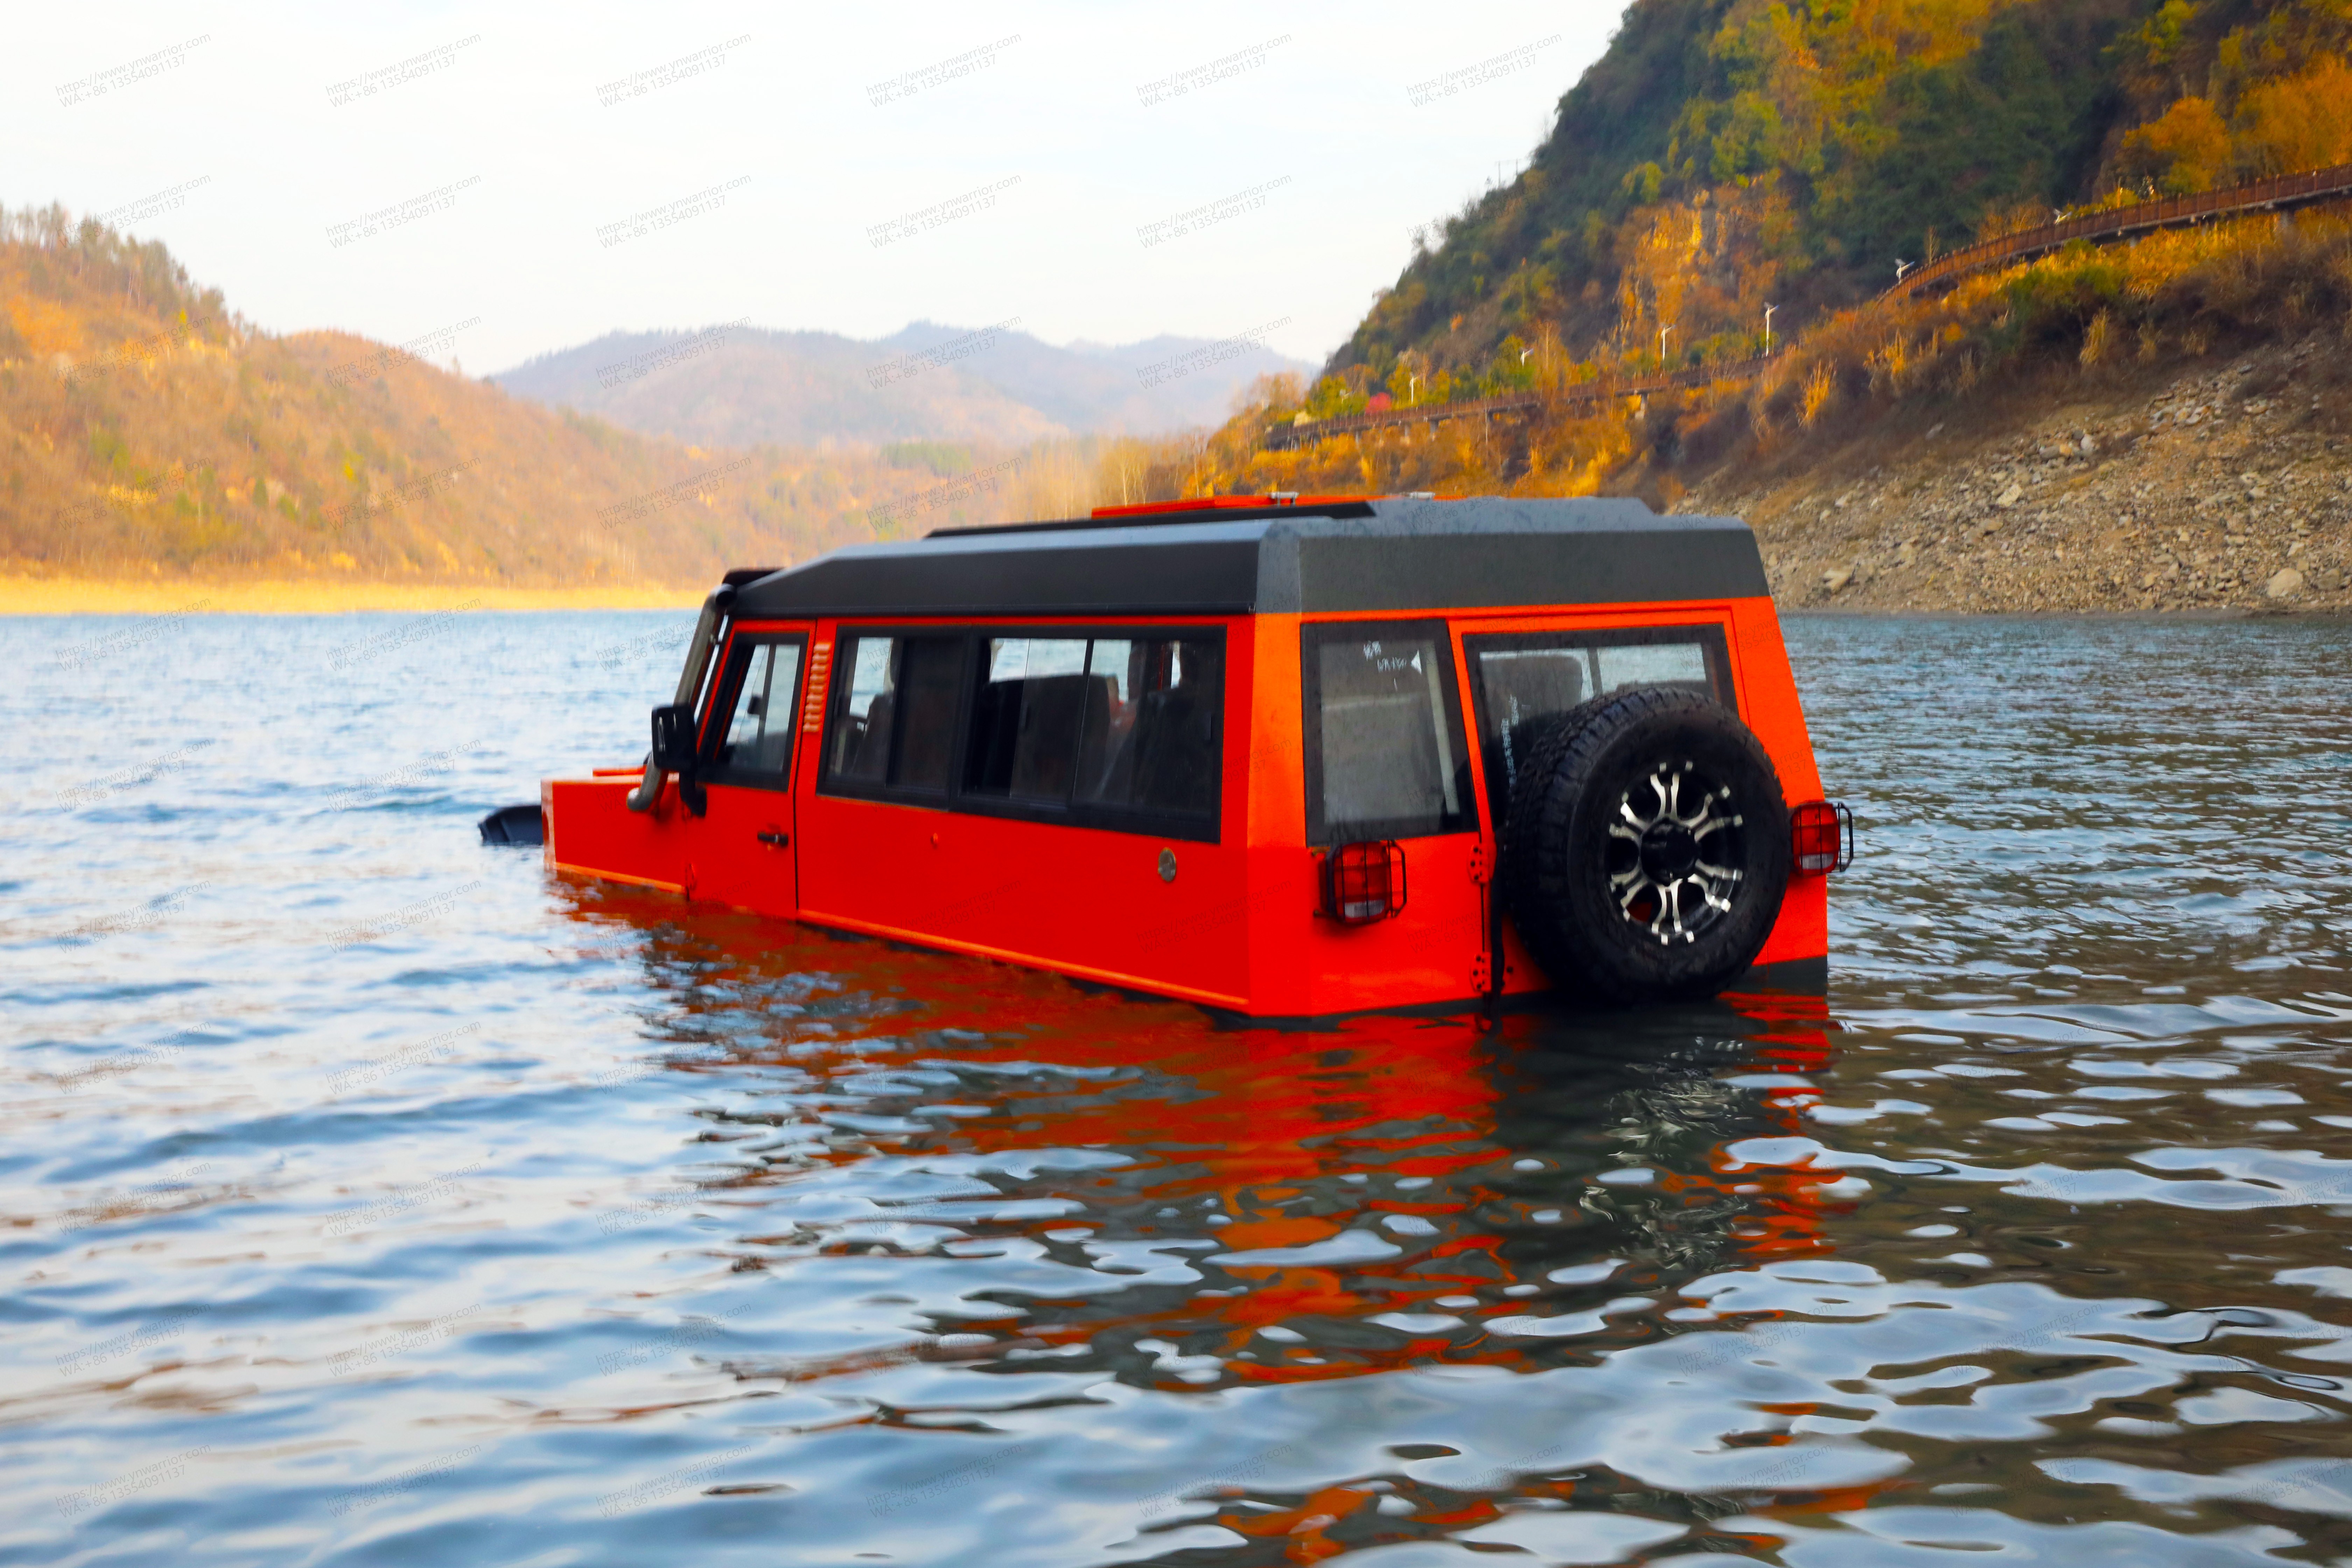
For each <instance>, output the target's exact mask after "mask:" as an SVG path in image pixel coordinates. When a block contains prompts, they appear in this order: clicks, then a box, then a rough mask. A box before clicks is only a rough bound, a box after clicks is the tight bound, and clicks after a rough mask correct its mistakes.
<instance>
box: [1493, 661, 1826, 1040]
mask: <svg viewBox="0 0 2352 1568" xmlns="http://www.w3.org/2000/svg"><path fill="white" fill-rule="evenodd" d="M1530 740H1531V742H1533V743H1532V744H1531V745H1530V746H1529V747H1528V749H1527V750H1526V751H1525V752H1523V753H1522V754H1523V755H1525V756H1526V758H1527V761H1526V763H1524V764H1523V765H1522V766H1521V768H1520V769H1519V773H1518V779H1517V784H1515V785H1514V787H1513V789H1512V792H1511V803H1510V816H1509V817H1508V819H1507V825H1506V827H1505V830H1504V835H1503V856H1502V858H1503V866H1502V871H1503V877H1502V880H1503V893H1504V899H1505V907H1506V908H1507V909H1508V910H1509V911H1510V915H1511V919H1512V922H1513V923H1514V924H1515V925H1516V926H1517V928H1518V932H1519V940H1520V941H1521V942H1525V943H1526V944H1527V948H1528V952H1529V953H1530V954H1531V955H1533V957H1534V958H1535V961H1536V962H1537V963H1539V964H1541V965H1542V966H1543V970H1544V973H1546V974H1547V975H1548V976H1549V977H1550V979H1551V982H1552V984H1554V985H1555V986H1558V987H1559V988H1560V989H1562V990H1570V991H1582V992H1586V993H1588V994H1594V995H1597V996H1600V997H1602V998H1605V999H1607V1000H1610V1001H1616V1002H1644V1001H1663V1000H1667V999H1670V998H1676V997H1693V996H1711V995H1713V994H1716V993H1717V991H1720V990H1721V989H1723V987H1724V986H1725V985H1726V984H1728V983H1729V982H1730V981H1731V980H1732V979H1733V978H1734V977H1735V976H1737V975H1738V973H1740V972H1741V971H1742V970H1744V969H1746V968H1747V967H1748V965H1749V964H1750V963H1754V962H1755V961H1756V955H1757V954H1758V953H1759V952H1761V951H1763V947H1764V942H1765V939H1766V938H1767V937H1769V936H1770V935H1771V934H1772V926H1773V922H1774V921H1776V920H1777V919H1778V918H1779V917H1780V900H1781V896H1782V894H1784V893H1785V892H1786V891H1787V890H1788V886H1789V859H1790V848H1789V806H1788V802H1787V800H1786V798H1785V797H1784V796H1783V795H1781V792H1780V774H1779V773H1777V772H1775V771H1774V769H1773V767H1772V759H1771V757H1770V756H1769V755H1768V754H1767V753H1766V752H1765V750H1764V747H1763V744H1762V742H1759V741H1758V740H1757V739H1756V736H1755V734H1754V732H1753V731H1750V730H1749V729H1748V726H1747V725H1745V724H1743V723H1741V722H1740V721H1739V716H1738V714H1737V713H1734V712H1733V711H1732V710H1729V709H1728V708H1726V707H1724V706H1723V705H1722V704H1720V703H1718V702H1715V701H1712V700H1709V699H1707V698H1706V697H1703V696H1700V695H1698V694H1697V693H1695V692H1690V691H1683V690H1677V689H1670V688H1662V687H1646V688H1637V689H1633V690H1631V691H1624V692H1620V693H1618V694H1616V695H1614V696H1611V697H1603V698H1599V699H1596V700H1593V701H1591V702H1587V703H1585V704H1583V705H1582V706H1581V707H1579V708H1576V709H1573V710H1570V712H1568V713H1565V714H1563V715H1561V716H1560V717H1559V719H1558V720H1556V721H1553V722H1552V723H1551V725H1550V727H1549V729H1545V730H1541V731H1538V732H1537V733H1536V734H1534V735H1532V736H1530Z"/></svg>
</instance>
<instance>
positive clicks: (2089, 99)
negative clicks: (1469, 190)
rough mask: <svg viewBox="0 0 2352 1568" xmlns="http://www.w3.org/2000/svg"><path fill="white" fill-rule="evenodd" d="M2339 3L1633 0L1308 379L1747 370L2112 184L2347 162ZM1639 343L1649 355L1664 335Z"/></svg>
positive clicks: (2153, 185)
mask: <svg viewBox="0 0 2352 1568" xmlns="http://www.w3.org/2000/svg"><path fill="white" fill-rule="evenodd" d="M2347 41H2352V8H2347V7H2346V6H2345V5H2342V4H2340V3H2339V0H2201V3H2198V4H2191V3H2189V0H1854V3H1852V4H1843V3H1842V4H1838V5H1813V6H1810V7H1800V6H1791V5H1782V4H1779V3H1777V0H1635V3H1634V4H1633V5H1631V6H1630V7H1629V8H1628V10H1627V11H1626V13H1625V17H1624V21H1623V24H1622V27H1621V29H1620V31H1619V33H1618V35H1617V37H1616V38H1615V40H1614V41H1613V42H1612V46H1611V47H1610V49H1609V50H1608V52H1607V54H1606V55H1605V56H1604V57H1603V58H1601V60H1600V61H1599V62H1597V63H1596V64H1595V65H1594V66H1593V67H1592V68H1591V70H1590V71H1588V72H1587V73H1586V75H1585V77H1584V78H1583V79H1582V80H1580V81H1579V82H1578V83H1577V84H1576V85H1575V86H1574V87H1573V88H1572V89H1570V91H1569V92H1568V93H1567V94H1566V95H1565V96H1564V97H1563V98H1562V99H1561V100H1560V104H1559V118H1558V121H1557V122H1556V125H1555V128H1554V130H1553V132H1552V134H1551V135H1550V136H1549V138H1548V139H1547V140H1546V141H1545V142H1543V144H1542V145H1541V146H1540V147H1538V149H1537V150H1536V152H1535V153H1534V156H1533V158H1532V160H1531V161H1530V163H1529V164H1528V168H1527V169H1526V170H1525V171H1524V172H1523V173H1522V174H1520V175H1519V176H1518V178H1517V179H1516V180H1515V181H1513V182H1512V183H1511V184H1509V185H1508V186H1507V187H1504V188H1502V189H1500V190H1497V191H1494V192H1490V193H1488V194H1487V195H1485V196H1483V197H1481V198H1480V199H1478V200H1477V201H1476V202H1475V203H1473V204H1472V205H1470V207H1469V208H1467V209H1466V210H1465V212H1463V213H1462V214H1460V215H1458V216H1456V217H1455V218H1454V219H1453V220H1451V221H1450V222H1449V223H1448V224H1447V225H1445V226H1444V238H1443V241H1442V243H1440V244H1439V245H1438V246H1437V247H1436V248H1435V249H1433V250H1429V251H1425V252H1423V253H1422V254H1419V255H1416V256H1415V257H1414V258H1413V259H1412V262H1411V263H1410V264H1409V265H1408V266H1407V267H1406V268H1405V269H1404V271H1403V273H1402V275H1401V276H1400V277H1399V279H1397V282H1396V284H1395V285H1394V287H1393V288H1392V289H1390V290H1388V291H1387V292H1386V293H1385V294H1384V296H1383V297H1382V298H1381V300H1379V301H1378V302H1377V303H1376V304H1375V306H1374V307H1373V309H1372V310H1370V313H1368V314H1367V315H1366V317H1365V318H1364V321H1363V322H1362V323H1361V324H1360V326H1359V328H1358V329H1357V331H1356V332H1355V333H1354V334H1353V336H1352V337H1351V338H1350V340H1349V342H1348V343H1347V344H1345V345H1344V346H1343V347H1342V348H1341V349H1340V350H1339V352H1338V353H1336V354H1335V355H1334V356H1333V358H1332V360H1331V362H1330V364H1329V366H1328V371H1329V373H1330V374H1333V375H1334V376H1335V377H1338V378H1339V380H1340V381H1341V382H1343V383H1344V385H1343V386H1335V387H1334V388H1333V389H1331V391H1330V392H1329V393H1328V394H1327V395H1326V398H1325V401H1326V402H1328V403H1332V404H1334V405H1335V406H1334V407H1332V408H1330V409H1328V410H1325V409H1318V412H1325V411H1337V407H1336V404H1337V402H1338V401H1339V400H1340V399H1343V398H1344V397H1345V395H1348V394H1353V395H1356V396H1358V397H1361V396H1362V395H1366V394H1367V393H1370V392H1376V391H1379V390H1381V388H1382V387H1391V389H1392V390H1394V391H1395V392H1397V393H1398V394H1400V395H1402V394H1403V393H1404V392H1405V391H1406V382H1405V377H1406V376H1407V375H1410V374H1417V375H1418V376H1419V377H1420V382H1421V386H1420V391H1421V394H1422V395H1423V396H1426V395H1429V388H1430V384H1431V382H1432V381H1433V378H1435V377H1438V376H1441V375H1443V376H1447V377H1450V378H1452V379H1454V380H1455V381H1457V382H1460V383H1462V384H1464V386H1465V390H1466V389H1467V388H1468V384H1470V383H1472V382H1475V381H1481V380H1483V382H1484V383H1486V386H1487V388H1488V389H1499V386H1500V385H1501V384H1506V383H1509V382H1512V381H1514V380H1517V381H1520V382H1526V381H1528V380H1529V379H1531V377H1532V374H1533V372H1532V371H1531V370H1529V369H1528V368H1527V367H1526V366H1525V365H1524V364H1523V363H1521V361H1520V356H1519V354H1518V352H1517V351H1518V350H1519V349H1521V348H1523V347H1526V346H1528V345H1531V344H1541V345H1543V346H1544V352H1545V353H1546V354H1547V355H1549V356H1550V357H1555V358H1558V359H1560V360H1562V361H1564V362H1567V363H1576V364H1583V365H1587V366H1591V367H1594V368H1601V367H1608V368H1614V367H1619V366H1630V365H1640V364H1651V365H1654V364H1655V363H1657V362H1658V358H1659V354H1660V350H1661V345H1662V342H1663V346H1664V351H1665V357H1666V358H1667V360H1668V361H1669V362H1671V363H1700V362H1702V361H1706V360H1711V359H1724V360H1728V359H1738V358H1745V357H1748V355H1750V354H1752V353H1756V352H1757V351H1758V350H1759V348H1760V347H1761V343H1762V331H1763V320H1764V308H1765V307H1766V306H1767V305H1768V304H1769V305H1774V306H1777V307H1778V310H1777V313H1776V315H1775V318H1774V329H1775V331H1776V333H1777V334H1779V335H1780V337H1781V338H1782V339H1784V340H1785V338H1786V337H1787V336H1788V335H1790V334H1792V333H1795V332H1798V331H1803V330H1804V329H1805V328H1806V327H1808V326H1809V325H1810V324H1811V323H1812V322H1814V321H1819V320H1821V319H1822V318H1823V317H1825V316H1826V315H1827V314H1829V313H1831V312H1832V311H1834V310H1837V309H1839V308H1842V307H1844V306H1847V305H1850V304H1852V303H1853V302H1855V301H1856V300H1860V299H1862V298H1864V297H1866V296H1867V295H1869V294H1872V293H1874V292H1876V291H1877V289H1880V288H1883V287H1884V286H1885V284H1887V283H1889V282H1891V281H1892V280H1893V279H1894V277H1895V266H1896V263H1897V262H1898V261H1906V260H1907V261H1910V262H1915V263H1916V262H1917V261H1919V260H1921V259H1923V258H1927V257H1930V256H1932V255H1933V254H1935V253H1936V252H1937V250H1938V249H1939V248H1940V249H1949V248H1951V247H1954V246H1956V245H1958V244H1962V243H1965V242H1966V241H1968V240H1969V239H1971V238H1973V237H1977V236H1978V235H1979V234H1980V233H1982V232H1985V231H1987V230H1988V229H1992V228H2000V227H2002V226H2011V225H2015V224H2019V223H2022V222H2028V221H2038V219H2039V218H2040V217H2042V216H2046V214H2047V212H2048V210H2049V209H2051V208H2053V207H2068V206H2073V205H2077V204H2081V203H2085V202H2091V201H2095V200H2097V199H2100V198H2102V197H2104V196H2105V195H2108V194H2109V193H2111V192H2113V191H2115V190H2116V189H2117V188H2119V187H2128V188H2130V189H2132V190H2136V191H2153V190H2158V189H2162V190H2168V191H2173V192H2185V191H2191V190H2199V189H2203V188H2205V187H2207V186H2209V185H2211V184H2217V183H2224V182H2226V181H2228V180H2230V179H2231V178H2235V177H2240V176H2245V175H2253V174H2268V173H2276V172H2281V171H2284V170H2288V169H2296V168H2308V167H2315V166H2317V165H2320V164H2325V163H2336V162H2343V161H2345V160H2346V159H2347V157H2352V70H2347V67H2346V65H2345V62H2344V59H2343V58H2342V56H2343V51H2344V48H2345V46H2346V44H2347ZM1662 332H1663V333H1664V337H1663V339H1662V337H1661V334H1662Z"/></svg>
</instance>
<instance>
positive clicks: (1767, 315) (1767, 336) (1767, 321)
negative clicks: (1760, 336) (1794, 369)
mask: <svg viewBox="0 0 2352 1568" xmlns="http://www.w3.org/2000/svg"><path fill="white" fill-rule="evenodd" d="M1779 309H1780V306H1778V305H1767V306H1765V307H1764V357H1765V358H1766V359H1770V358H1771V357H1772V312H1773V311H1775V310H1779Z"/></svg>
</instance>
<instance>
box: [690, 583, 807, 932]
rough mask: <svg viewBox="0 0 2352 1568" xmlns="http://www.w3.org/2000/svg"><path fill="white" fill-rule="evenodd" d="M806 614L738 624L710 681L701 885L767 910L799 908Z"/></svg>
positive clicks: (711, 895) (701, 890)
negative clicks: (800, 618) (796, 772)
mask: <svg viewBox="0 0 2352 1568" xmlns="http://www.w3.org/2000/svg"><path fill="white" fill-rule="evenodd" d="M813 632H814V627H813V626H810V625H809V624H807V623H806V622H783V621H777V622H761V623H759V624H758V625H755V626H743V627H738V628H737V629H736V631H735V633H734V635H733V636H732V637H730V638H729V639H728V644H727V654H726V658H725V659H724V661H723V662H722V663H721V664H720V666H719V680H718V682H717V684H716V686H715V687H714V688H713V700H712V705H711V709H710V721H709V724H708V726H707V727H706V729H705V731H704V735H703V746H704V751H703V755H704V757H705V758H706V761H705V763H704V764H703V768H702V777H703V781H704V788H705V790H706V792H707V794H708V795H709V815H708V816H705V817H704V819H703V822H702V824H701V826H702V832H701V833H699V834H698V835H697V836H696V837H697V855H696V861H697V863H696V865H695V868H694V871H695V894H696V896H697V897H698V898H706V899H717V900H721V901H723V902H726V903H730V904H736V905H739V906H740V907H742V908H744V909H749V910H758V911H759V912H761V914H772V915H785V916H789V915H791V914H792V913H793V912H794V910H797V909H798V908H799V904H800V889H799V874H798V865H799V857H798V850H797V848H796V847H795V845H794V842H793V839H794V829H795V826H796V825H795V823H794V821H793V769H794V768H795V767H798V766H804V765H807V764H806V763H803V762H802V760H801V757H800V755H799V752H800V750H801V748H800V744H799V742H800V738H801V691H802V687H803V683H804V682H805V681H806V679H808V662H809V643H810V640H811V634H812V633H813Z"/></svg>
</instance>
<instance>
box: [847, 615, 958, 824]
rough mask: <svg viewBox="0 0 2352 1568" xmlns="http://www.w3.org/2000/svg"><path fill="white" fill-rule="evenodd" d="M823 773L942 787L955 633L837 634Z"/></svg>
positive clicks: (950, 736)
mask: <svg viewBox="0 0 2352 1568" xmlns="http://www.w3.org/2000/svg"><path fill="white" fill-rule="evenodd" d="M842 641H843V642H844V643H845V645H846V647H845V648H844V650H843V652H842V655H841V658H840V660H839V665H840V666H845V667H846V668H847V669H848V672H849V679H848V680H847V681H846V682H845V683H844V684H843V685H842V688H841V693H840V696H839V697H838V698H837V699H836V700H837V701H838V702H839V704H840V706H839V708H838V710H836V712H835V719H834V723H833V732H832V734H831V735H830V736H829V737H828V742H829V745H828V748H827V752H826V757H825V777H826V778H827V779H828V780H831V781H835V782H842V783H852V784H889V785H898V786H900V787H902V788H906V789H910V790H922V791H937V792H940V793H942V794H944V793H945V792H946V790H947V787H948V781H949V777H950V773H951V772H952V768H951V766H950V763H951V762H952V759H953V754H954V751H955V721H956V698H957V689H958V687H959V686H960V685H961V679H962V669H963V646H964V639H963V638H961V637H857V636H854V635H852V636H845V637H843V638H842Z"/></svg>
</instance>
